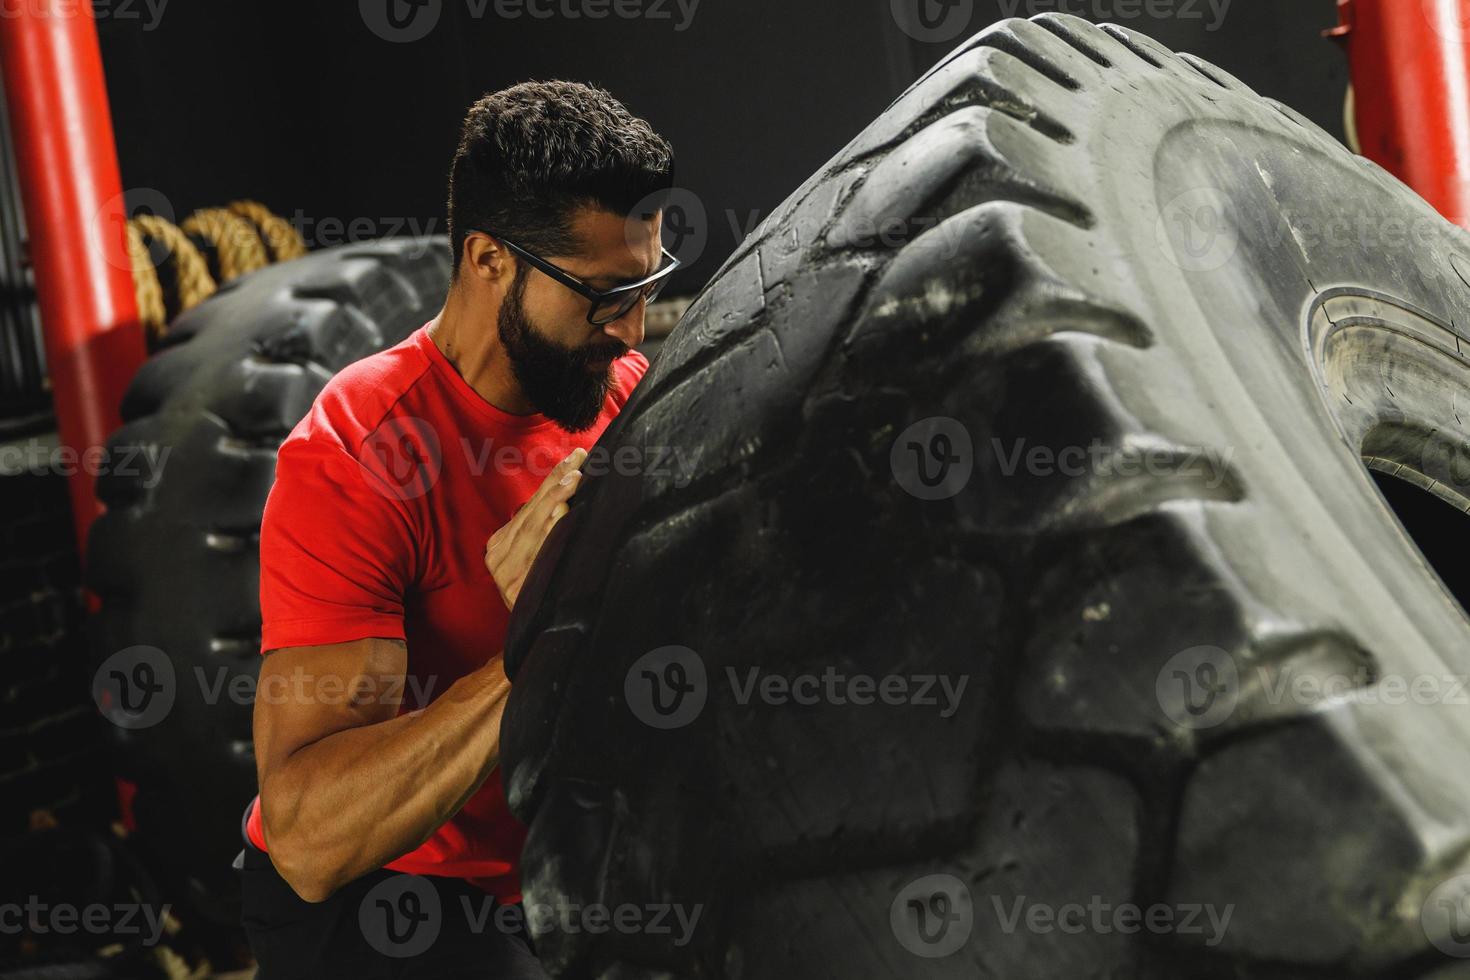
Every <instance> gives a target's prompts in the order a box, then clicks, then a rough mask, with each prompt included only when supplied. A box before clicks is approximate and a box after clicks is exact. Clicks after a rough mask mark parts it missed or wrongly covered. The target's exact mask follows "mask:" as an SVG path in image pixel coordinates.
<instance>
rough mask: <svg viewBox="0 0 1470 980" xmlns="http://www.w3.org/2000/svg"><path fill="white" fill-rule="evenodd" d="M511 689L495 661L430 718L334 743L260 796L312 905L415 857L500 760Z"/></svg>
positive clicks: (301, 752) (280, 857) (282, 770)
mask: <svg viewBox="0 0 1470 980" xmlns="http://www.w3.org/2000/svg"><path fill="white" fill-rule="evenodd" d="M509 693H510V682H509V681H507V680H506V678H505V673H504V671H503V670H502V669H501V667H500V662H499V660H496V661H493V662H492V663H491V664H488V665H487V666H486V667H483V668H481V669H479V670H477V671H475V672H474V673H471V674H468V675H466V676H465V677H463V678H461V679H460V680H458V681H456V682H455V683H454V684H453V685H452V686H451V687H450V688H449V689H448V690H446V691H445V692H444V693H443V694H442V695H441V696H440V697H438V698H437V699H435V701H434V702H433V703H432V704H430V705H429V706H428V707H427V708H425V709H424V710H422V711H418V712H414V713H412V714H406V715H399V716H398V717H396V718H393V719H390V720H388V721H383V722H379V723H377V724H373V725H365V726H362V727H359V728H351V729H348V730H346V731H341V732H337V733H335V734H332V735H328V736H326V737H325V738H322V739H320V740H318V741H316V742H313V743H311V744H309V745H305V746H303V747H301V748H299V749H297V750H296V751H295V752H293V753H292V754H291V755H290V756H289V758H287V759H286V760H285V761H284V762H283V764H281V765H279V766H277V767H273V768H272V770H271V772H270V775H269V777H268V778H267V781H266V783H265V784H264V785H262V786H261V794H260V799H261V807H262V817H263V821H262V823H263V826H264V827H265V828H266V844H267V846H268V847H269V849H270V853H271V857H272V859H273V860H274V861H275V864H276V866H277V868H279V869H280V871H281V874H282V876H283V877H285V878H286V880H287V881H288V882H290V883H291V885H292V887H293V888H295V889H296V890H297V891H298V893H300V894H301V897H302V898H305V899H306V900H307V901H321V900H324V899H325V898H327V897H328V896H329V895H331V893H332V892H334V891H336V890H337V889H338V888H340V887H341V886H342V885H344V884H346V883H347V882H349V881H351V880H353V879H354V878H357V877H360V876H361V875H363V874H366V873H368V872H369V871H373V870H376V869H378V868H381V867H382V866H383V865H385V864H387V863H388V862H390V861H392V860H394V859H395V858H398V857H400V856H401V855H403V854H406V853H407V852H409V851H411V850H413V849H414V848H415V847H417V846H419V845H420V844H422V843H423V842H424V841H426V840H428V839H429V837H430V836H431V835H432V834H433V833H434V831H435V830H437V829H438V828H439V827H440V826H441V825H442V824H443V823H444V822H445V821H446V820H448V819H449V818H450V817H451V816H453V815H454V814H455V813H456V812H457V811H458V810H459V808H460V807H461V806H463V805H464V803H465V801H467V800H468V799H469V798H470V797H471V796H472V795H474V793H475V791H476V790H478V789H479V788H480V785H481V784H482V783H483V782H484V781H485V778H486V777H487V776H488V775H489V774H490V772H491V770H493V769H494V768H495V766H496V764H497V763H498V762H499V760H500V719H501V716H502V714H503V713H504V710H505V701H506V697H507V695H509Z"/></svg>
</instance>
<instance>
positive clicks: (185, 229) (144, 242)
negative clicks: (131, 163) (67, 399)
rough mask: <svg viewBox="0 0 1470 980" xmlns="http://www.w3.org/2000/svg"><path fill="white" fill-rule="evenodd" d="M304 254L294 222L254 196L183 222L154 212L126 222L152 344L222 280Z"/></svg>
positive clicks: (140, 305) (140, 311)
mask: <svg viewBox="0 0 1470 980" xmlns="http://www.w3.org/2000/svg"><path fill="white" fill-rule="evenodd" d="M305 254H306V242H305V241H303V240H302V238H301V235H300V233H299V232H297V230H296V228H295V227H293V226H292V225H291V223H290V222H288V221H287V220H286V219H284V218H282V217H280V216H278V215H275V214H272V213H271V211H270V209H269V208H267V207H265V205H263V204H260V203H258V202H256V201H233V202H231V204H230V205H229V207H227V208H203V209H200V210H198V211H195V212H194V213H193V214H191V215H189V217H187V218H185V219H184V221H183V222H182V223H181V224H179V225H175V224H173V222H171V221H169V220H167V219H166V218H162V217H159V216H158V215H154V214H140V215H138V216H137V217H135V218H132V219H131V220H129V221H128V257H129V261H130V263H131V264H132V267H133V290H134V293H135V295H136V296H137V300H138V318H139V320H140V321H141V322H142V324H143V328H144V330H145V331H146V334H147V337H148V340H149V343H150V345H151V346H152V345H157V344H158V343H159V342H161V341H162V340H163V338H164V336H165V335H166V334H167V333H168V325H169V324H170V323H172V322H173V321H174V319H175V318H176V317H178V315H179V314H180V313H183V312H184V311H185V310H187V309H189V308H190V307H193V306H197V305H198V304H199V303H202V302H203V301H204V300H206V299H208V298H209V297H210V296H212V295H214V293H215V291H216V290H217V289H218V288H219V286H218V285H217V283H225V282H229V281H230V280H231V279H234V278H235V277H237V276H242V275H244V274H245V273H247V272H253V271H255V270H256V269H259V268H262V267H263V266H266V265H269V264H270V263H272V262H284V261H286V260H287V259H294V258H299V257H301V256H303V255H305Z"/></svg>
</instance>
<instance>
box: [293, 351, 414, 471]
mask: <svg viewBox="0 0 1470 980" xmlns="http://www.w3.org/2000/svg"><path fill="white" fill-rule="evenodd" d="M420 329H422V328H420ZM417 333H418V331H415V332H414V334H411V335H410V336H409V337H408V338H407V339H405V340H403V341H402V342H401V343H398V344H396V345H394V346H393V347H389V348H387V349H386V350H382V351H379V352H378V353H376V354H371V355H369V356H368V357H365V358H363V359H362V360H360V361H354V362H353V363H352V364H349V365H348V366H347V367H345V368H343V369H342V370H341V371H339V372H337V374H336V376H334V377H333V378H332V379H331V380H330V381H328V382H327V384H326V386H325V387H324V388H323V389H322V390H321V392H320V394H318V395H317V396H316V400H315V401H314V402H313V403H312V406H311V409H310V410H309V411H308V412H307V413H306V415H305V417H304V418H302V419H301V421H300V422H298V423H297V424H296V427H295V428H294V429H293V430H292V431H291V434H290V436H289V437H288V438H287V439H286V444H285V445H284V446H283V447H282V448H283V449H285V448H287V447H291V448H294V449H297V450H300V449H303V448H306V447H307V446H308V445H309V446H310V447H311V448H315V449H328V450H333V449H340V450H343V451H345V452H346V453H347V455H349V456H354V457H355V456H357V455H358V453H359V452H360V450H361V448H362V444H363V442H364V440H366V439H367V438H368V437H369V436H370V435H372V434H373V433H374V432H376V431H377V430H378V429H379V428H381V426H382V424H383V421H384V419H386V418H387V417H388V416H389V415H390V414H391V413H392V412H393V409H394V408H395V407H396V406H397V405H398V404H399V402H401V401H402V400H403V397H404V395H406V394H407V393H408V392H409V391H410V390H412V389H413V387H414V386H415V385H416V384H418V382H419V381H420V379H422V378H423V377H424V375H425V373H426V372H427V371H428V370H429V359H428V358H427V357H426V356H425V355H424V352H423V350H422V349H421V348H420V347H419V345H418V343H417V341H416V337H417Z"/></svg>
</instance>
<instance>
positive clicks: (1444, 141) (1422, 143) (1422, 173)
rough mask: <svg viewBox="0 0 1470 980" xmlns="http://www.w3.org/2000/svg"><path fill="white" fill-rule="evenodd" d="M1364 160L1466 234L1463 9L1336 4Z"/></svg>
mask: <svg viewBox="0 0 1470 980" xmlns="http://www.w3.org/2000/svg"><path fill="white" fill-rule="evenodd" d="M1338 10H1339V15H1340V18H1341V22H1342V23H1341V26H1340V27H1339V28H1338V29H1337V30H1335V31H1333V32H1331V33H1332V34H1333V35H1335V36H1337V37H1340V38H1342V39H1343V40H1344V41H1345V43H1346V44H1347V51H1348V59H1349V62H1350V64H1351V68H1352V78H1353V91H1354V95H1355V98H1356V102H1357V124H1358V141H1359V142H1360V143H1361V144H1362V148H1363V155H1364V156H1366V157H1368V158H1369V159H1370V160H1372V161H1373V162H1374V163H1377V164H1378V165H1379V166H1381V167H1383V168H1384V169H1385V170H1387V171H1389V172H1390V173H1392V174H1393V175H1394V176H1396V177H1398V178H1399V179H1400V180H1402V181H1403V182H1404V183H1406V184H1408V185H1409V186H1410V187H1412V188H1413V189H1414V190H1415V191H1417V192H1418V193H1419V195H1420V196H1422V197H1423V198H1424V199H1425V200H1427V201H1428V202H1429V203H1430V204H1432V205H1434V207H1435V208H1437V209H1438V210H1439V211H1440V213H1441V214H1443V215H1444V216H1445V217H1446V218H1448V219H1450V220H1451V221H1453V222H1455V223H1456V224H1459V225H1461V226H1465V227H1470V58H1467V53H1470V0H1338Z"/></svg>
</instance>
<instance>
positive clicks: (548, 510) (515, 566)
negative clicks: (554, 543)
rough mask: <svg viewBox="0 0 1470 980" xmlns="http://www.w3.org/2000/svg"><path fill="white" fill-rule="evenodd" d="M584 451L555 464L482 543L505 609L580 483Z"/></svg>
mask: <svg viewBox="0 0 1470 980" xmlns="http://www.w3.org/2000/svg"><path fill="white" fill-rule="evenodd" d="M586 459H587V450H585V449H573V450H572V454H571V455H570V456H568V457H567V458H566V459H564V460H562V461H561V462H560V463H557V464H556V466H555V467H554V468H553V469H552V471H551V472H550V473H548V474H547V476H546V479H545V480H543V481H542V482H541V486H540V487H539V488H537V490H536V492H535V493H534V494H532V495H531V499H530V500H528V501H526V502H525V503H524V504H523V505H521V509H520V510H518V511H516V516H514V517H512V518H511V519H510V523H509V524H507V525H505V527H502V528H501V529H500V530H498V531H496V532H495V533H494V534H492V535H490V540H489V542H488V543H486V545H485V567H486V568H487V569H489V571H490V574H491V575H492V576H493V577H494V578H495V586H496V588H498V589H500V597H501V598H502V599H504V600H505V605H506V608H510V609H513V608H515V604H516V597H517V596H519V595H520V594H521V586H522V585H523V584H525V581H526V573H527V572H529V571H530V570H531V563H532V562H534V561H535V560H536V556H537V555H538V554H540V552H541V545H542V544H543V543H544V542H545V541H546V536H547V535H548V534H550V533H551V529H552V528H553V527H555V526H556V522H557V521H559V520H561V519H562V516H563V515H564V514H566V512H567V501H568V500H570V499H571V497H572V494H574V493H576V492H577V487H578V486H580V485H581V483H582V471H581V468H582V463H583V462H584V461H585V460H586Z"/></svg>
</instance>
